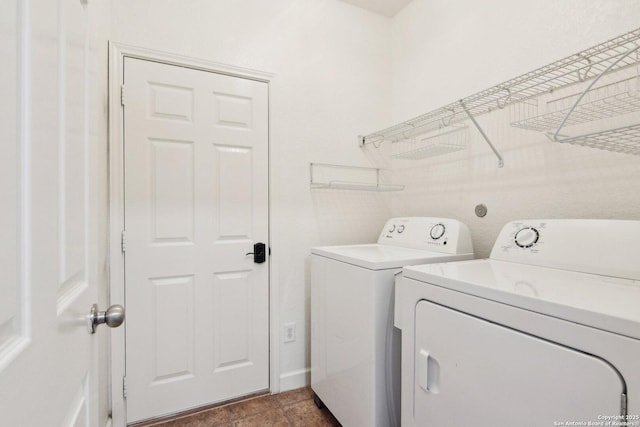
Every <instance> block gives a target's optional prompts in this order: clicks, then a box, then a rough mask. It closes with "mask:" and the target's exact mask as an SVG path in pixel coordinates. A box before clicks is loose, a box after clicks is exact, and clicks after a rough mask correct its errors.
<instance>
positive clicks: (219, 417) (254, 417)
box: [149, 387, 340, 427]
mask: <svg viewBox="0 0 640 427" xmlns="http://www.w3.org/2000/svg"><path fill="white" fill-rule="evenodd" d="M152 426H153V427H218V426H220V427H231V426H233V427H253V426H273V427H289V426H292V427H303V426H304V427H325V426H326V427H340V423H339V422H338V421H337V420H336V419H335V418H334V417H333V415H331V413H330V412H329V411H328V410H327V409H326V408H325V409H322V410H320V409H318V407H317V406H316V404H315V403H314V402H313V392H312V391H311V388H309V387H305V388H299V389H297V390H291V391H286V392H284V393H280V394H275V395H268V396H261V397H256V398H254V399H249V400H243V401H241V402H237V403H232V404H229V405H226V406H220V407H217V408H213V409H208V410H204V411H202V412H198V413H195V414H192V415H189V416H186V417H183V418H178V419H175V420H172V421H164V422H160V423H157V424H152ZM149 427H150V426H149Z"/></svg>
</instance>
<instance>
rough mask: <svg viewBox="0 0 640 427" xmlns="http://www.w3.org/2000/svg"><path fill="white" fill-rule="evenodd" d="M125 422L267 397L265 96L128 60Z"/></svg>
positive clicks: (258, 88)
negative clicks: (256, 247) (257, 252)
mask: <svg viewBox="0 0 640 427" xmlns="http://www.w3.org/2000/svg"><path fill="white" fill-rule="evenodd" d="M124 82H125V91H126V94H127V96H126V99H127V102H126V105H125V106H124V117H125V224H126V225H125V227H126V235H127V250H126V254H125V263H126V267H125V275H126V277H125V283H126V284H125V286H126V298H127V310H128V320H127V326H126V348H127V354H126V373H127V389H128V395H127V418H128V421H129V422H133V421H139V420H143V419H148V418H152V417H157V416H161V415H164V414H167V413H172V412H176V411H180V410H185V409H189V408H193V407H197V406H201V405H206V404H210V403H213V402H219V401H223V400H227V399H231V398H234V397H237V396H241V395H245V394H250V393H253V392H256V391H260V390H265V389H267V388H268V387H269V383H268V362H269V359H268V357H269V352H268V350H269V348H268V336H269V325H268V264H267V263H265V264H254V263H253V259H252V257H251V256H247V255H246V254H247V253H248V252H252V251H253V244H254V243H256V242H268V128H267V107H268V101H267V85H266V83H261V82H256V81H251V80H244V79H240V78H235V77H230V76H223V75H219V74H214V73H208V72H204V71H198V70H192V69H188V68H181V67H176V66H171V65H166V64H160V63H156V62H149V61H143V60H139V59H132V58H125V73H124Z"/></svg>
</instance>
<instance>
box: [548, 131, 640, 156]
mask: <svg viewBox="0 0 640 427" xmlns="http://www.w3.org/2000/svg"><path fill="white" fill-rule="evenodd" d="M560 142H563V143H567V144H573V145H580V146H583V147H591V148H598V149H601V150H606V151H613V152H616V153H624V154H634V155H640V124H636V125H631V126H624V127H621V128H617V129H610V130H606V131H602V132H596V133H591V134H586V135H579V136H574V137H569V138H563V139H562V140H561V141H560Z"/></svg>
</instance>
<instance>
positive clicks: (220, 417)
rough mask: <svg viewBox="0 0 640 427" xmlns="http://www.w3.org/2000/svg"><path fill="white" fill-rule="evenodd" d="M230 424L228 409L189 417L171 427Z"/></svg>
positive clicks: (216, 426) (211, 426)
mask: <svg viewBox="0 0 640 427" xmlns="http://www.w3.org/2000/svg"><path fill="white" fill-rule="evenodd" d="M229 423H230V419H229V410H228V409H227V407H221V408H214V409H209V410H207V411H203V412H199V413H197V414H194V415H190V416H188V417H184V418H179V419H177V420H174V421H173V422H172V423H171V424H170V427H218V426H228V425H229Z"/></svg>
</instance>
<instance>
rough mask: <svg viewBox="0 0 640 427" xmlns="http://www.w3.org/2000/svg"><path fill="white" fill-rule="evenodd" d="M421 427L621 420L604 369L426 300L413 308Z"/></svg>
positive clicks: (616, 384)
mask: <svg viewBox="0 0 640 427" xmlns="http://www.w3.org/2000/svg"><path fill="white" fill-rule="evenodd" d="M415 319H416V320H415V322H416V324H415V328H416V329H415V331H416V332H415V337H416V338H415V353H414V355H415V373H414V375H415V377H414V378H415V383H414V402H413V403H414V416H415V425H418V426H440V427H448V426H452V427H453V426H467V425H470V426H471V425H472V426H477V427H502V426H504V427H507V426H513V425H527V426H553V425H554V422H555V423H560V422H566V421H573V422H578V423H580V422H584V423H585V425H586V423H587V422H592V423H593V422H596V423H597V422H598V416H602V415H603V414H610V415H616V414H620V411H621V408H620V402H621V394H622V393H623V392H624V384H623V382H622V379H621V377H620V375H619V373H618V372H617V371H616V370H615V369H614V368H613V367H612V366H611V365H610V364H608V363H607V362H605V361H603V360H601V359H599V358H597V357H594V356H592V355H589V354H586V353H582V352H580V351H577V350H574V349H571V348H568V347H564V346H561V345H558V344H554V343H551V342H549V341H545V340H542V339H540V338H536V337H533V336H530V335H527V334H524V333H522V332H519V331H516V330H513V329H509V328H507V327H504V326H500V325H497V324H494V323H491V322H488V321H486V320H483V319H480V318H476V317H473V316H470V315H468V314H465V313H461V312H459V311H456V310H453V309H449V308H446V307H443V306H440V305H437V304H434V303H431V302H428V301H420V302H419V303H418V305H417V306H416V318H415Z"/></svg>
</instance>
